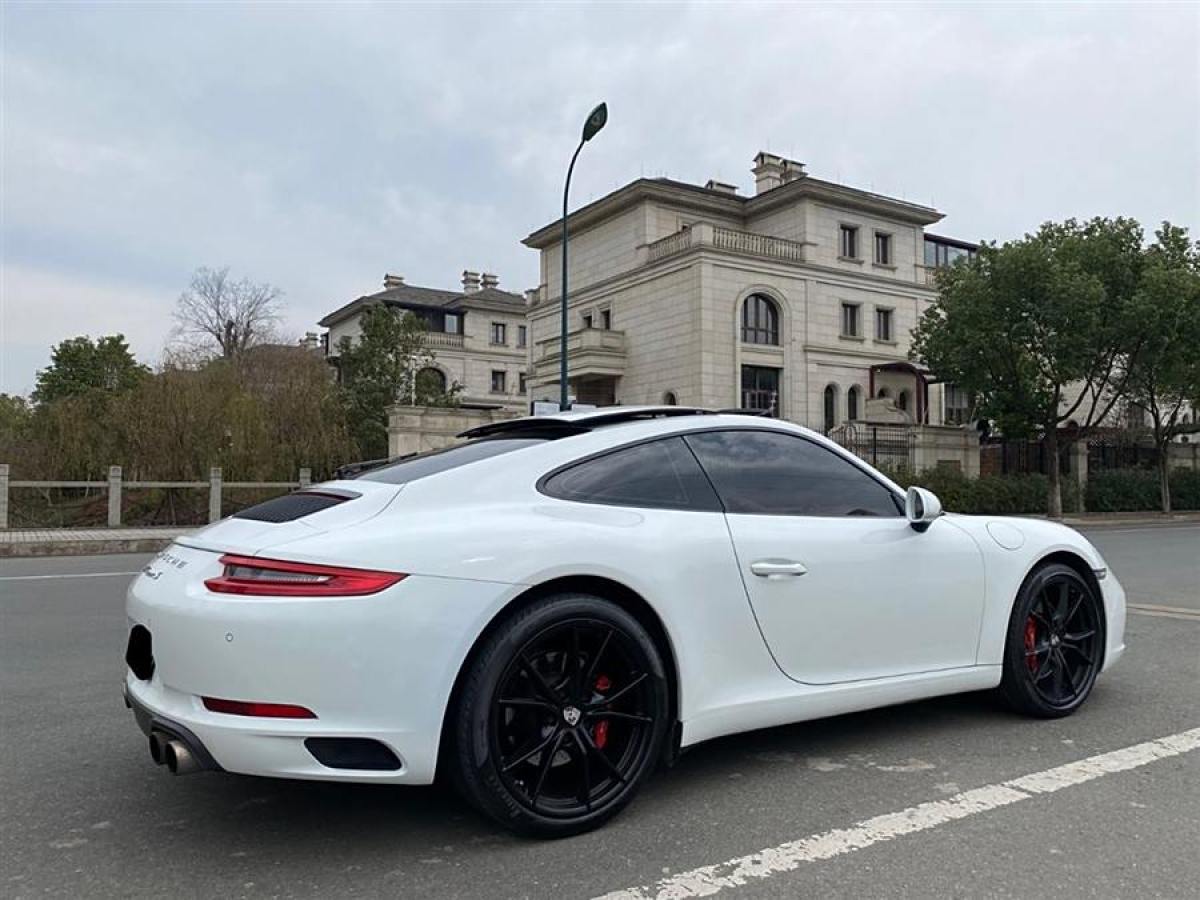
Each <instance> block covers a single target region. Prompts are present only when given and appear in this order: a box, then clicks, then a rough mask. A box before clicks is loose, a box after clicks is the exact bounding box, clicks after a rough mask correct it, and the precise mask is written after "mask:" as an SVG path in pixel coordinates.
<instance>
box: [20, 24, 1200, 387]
mask: <svg viewBox="0 0 1200 900" xmlns="http://www.w3.org/2000/svg"><path fill="white" fill-rule="evenodd" d="M0 17H2V22H0V40H2V49H0V52H2V65H3V71H2V77H3V81H2V88H0V89H2V97H0V101H2V103H0V109H2V112H0V116H2V117H3V118H2V124H0V130H2V132H3V134H2V138H3V146H2V149H3V160H2V172H0V175H2V178H3V181H2V183H0V204H2V210H0V212H2V214H3V220H2V223H0V232H2V238H3V248H2V266H3V268H2V270H0V291H2V298H0V303H2V305H0V329H2V331H0V352H2V358H0V391H7V392H17V393H27V392H28V391H29V390H30V389H31V388H32V387H33V383H34V374H35V372H36V370H37V369H38V368H41V367H42V366H44V365H45V364H46V363H47V361H48V357H49V348H50V347H51V345H53V344H55V343H57V342H58V341H60V340H62V339H64V338H68V337H72V336H74V335H77V334H88V335H93V336H97V335H101V334H107V333H113V332H122V333H124V334H125V335H126V336H127V337H128V338H129V340H130V342H131V344H132V345H133V347H134V349H135V351H136V352H137V354H138V355H139V357H141V358H143V359H144V360H145V361H147V362H151V363H153V362H155V361H156V360H157V358H158V355H159V353H160V351H161V348H162V345H163V342H164V340H165V338H166V336H167V333H168V331H169V329H170V312H171V309H172V307H173V305H174V302H175V298H176V297H177V296H178V294H179V292H180V291H181V290H182V289H183V288H184V287H185V286H186V285H187V282H188V279H189V276H190V273H191V272H192V270H194V269H195V268H196V267H198V266H205V265H206V266H213V267H216V266H226V265H227V266H230V267H231V268H232V269H233V271H234V272H235V273H236V274H238V275H245V276H248V277H250V278H252V279H254V280H257V281H269V282H272V283H273V284H275V285H278V286H279V287H280V288H281V289H282V290H283V291H284V294H285V300H286V314H287V329H288V331H289V332H290V333H291V334H292V335H294V336H299V335H300V334H302V333H303V332H304V331H306V330H316V325H315V322H316V320H317V319H319V318H320V317H321V316H322V315H324V314H325V313H326V312H329V311H330V310H332V309H334V308H335V307H337V306H339V305H341V304H342V303H344V302H347V301H348V300H351V299H353V298H354V297H357V296H359V295H361V294H363V293H369V292H371V291H373V290H376V289H378V287H379V286H380V282H381V279H382V277H383V274H384V272H388V271H390V272H395V273H397V274H401V275H404V276H405V277H406V279H407V280H408V282H409V283H410V284H419V285H425V286H430V287H441V288H451V287H454V286H456V285H457V284H458V282H459V278H460V273H461V272H462V270H463V269H464V268H471V269H475V270H486V271H492V272H496V273H497V274H499V276H500V283H501V287H505V288H508V289H511V290H516V291H520V290H523V289H525V288H527V287H532V286H534V285H535V284H536V283H537V271H538V269H537V258H536V254H535V253H534V251H531V250H527V249H525V248H524V247H522V246H521V245H520V243H519V241H520V239H521V238H522V237H524V236H525V235H526V234H528V233H529V232H530V231H532V230H533V229H535V228H537V227H539V226H541V225H543V224H545V223H546V222H548V221H551V220H552V219H554V218H555V216H556V209H557V208H558V205H559V203H560V202H561V201H560V192H561V179H562V177H563V173H564V170H565V167H566V163H567V159H568V157H569V156H570V153H571V151H572V150H573V149H574V144H575V141H576V140H577V139H578V131H579V127H580V124H581V122H582V120H583V118H584V116H585V115H586V113H587V111H588V110H589V109H590V108H591V107H592V105H593V104H594V103H596V102H597V101H599V100H601V99H603V100H607V101H608V104H609V113H610V114H609V124H608V127H607V128H606V129H605V131H604V132H603V133H602V134H601V135H600V136H599V137H598V138H597V139H596V140H595V141H594V142H593V143H592V144H590V145H589V146H588V148H587V150H586V151H585V153H584V155H583V157H582V158H581V160H580V163H579V166H578V167H577V169H576V175H575V181H574V185H573V190H572V198H573V200H574V203H575V204H576V205H578V204H582V203H584V202H586V201H588V200H590V199H594V198H596V197H599V196H601V195H602V194H604V193H607V192H608V191H610V190H612V189H614V188H616V187H618V186H620V185H621V184H624V183H625V182H627V181H629V180H630V179H633V178H637V177H638V176H640V175H647V176H654V175H663V174H667V175H670V176H671V177H673V178H679V179H683V180H688V181H694V182H699V183H703V182H704V181H705V180H707V179H708V178H713V177H715V178H720V179H721V180H724V181H730V182H734V183H736V184H738V185H739V186H740V187H741V188H742V192H743V193H752V190H753V189H752V179H751V176H750V172H749V170H750V165H751V160H752V158H753V157H754V154H755V153H756V152H757V151H759V150H762V149H769V150H771V151H773V152H776V153H779V154H781V155H784V156H788V157H791V158H794V159H798V160H801V161H802V162H804V163H806V164H807V166H808V170H809V172H811V173H812V174H814V175H816V176H817V177H821V178H828V179H833V180H837V181H843V182H845V183H848V184H851V185H855V186H858V187H863V188H868V189H873V190H875V191H879V192H881V193H887V194H891V195H894V196H899V197H903V198H907V199H910V200H914V201H917V202H922V203H932V204H933V205H935V206H937V208H939V209H941V210H942V211H944V212H945V213H946V214H947V217H946V219H945V220H944V221H943V222H942V223H941V224H940V225H939V226H938V231H939V232H940V233H945V234H950V235H954V236H958V237H962V238H968V239H1006V238H1011V237H1016V236H1019V235H1020V234H1022V233H1024V232H1025V231H1026V230H1029V229H1032V228H1035V227H1036V226H1037V225H1038V224H1039V223H1040V222H1042V221H1043V220H1046V219H1061V218H1064V217H1067V216H1091V215H1098V214H1103V215H1117V214H1123V215H1130V216H1134V217H1136V218H1138V219H1140V220H1141V221H1142V222H1143V223H1144V224H1146V225H1147V226H1148V227H1150V228H1151V229H1152V227H1153V225H1155V224H1156V223H1157V222H1159V221H1160V220H1162V219H1170V220H1172V221H1174V222H1177V223H1179V224H1183V225H1187V226H1189V227H1191V228H1192V229H1193V231H1195V230H1197V226H1198V225H1200V5H1198V4H1195V3H1192V4H1187V3H1178V4H1169V5H1161V6H1155V5H1151V4H1147V3H1139V4H1131V5H1129V6H1122V5H1116V4H1106V5H1096V6H1085V5H1070V6H1048V5H1037V6H1034V5H1027V4H1020V5H1019V4H1008V5H997V6H990V7H989V6H983V5H981V4H978V3H972V4H969V5H964V6H961V7H958V6H951V5H945V4H943V5H937V6H916V5H905V6H884V5H876V4H870V5H866V4H864V5H839V6H824V5H817V4H813V5H784V4H773V5H763V6H753V5H750V4H746V3H739V4H737V5H719V4H706V5H698V6H682V5H655V6H649V5H647V6H635V5H624V6H611V5H610V6H588V5H582V4H572V5H560V6H550V5H546V6H541V7H532V6H526V5H522V4H508V5H500V4H491V5H478V6H468V5H456V6H448V7H438V6H432V5H430V6H418V5H413V4H406V5H400V4H383V3H379V4H372V5H361V6H346V5H339V6H321V5H314V4H305V5H296V6H288V5H284V4H279V3H271V4H267V3H262V4H258V5H234V4H218V3H212V4H205V5H202V6H180V5H175V4H172V5H167V4H165V3H163V4H158V5H152V4H142V5H131V6H121V5H117V4H115V3H104V4H99V3H97V4H81V5H71V4H67V3H59V4H54V5H46V4H43V5H26V4H22V3H14V2H11V0H4V2H3V3H2V4H0Z"/></svg>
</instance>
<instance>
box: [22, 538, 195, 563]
mask: <svg viewBox="0 0 1200 900" xmlns="http://www.w3.org/2000/svg"><path fill="white" fill-rule="evenodd" d="M174 540H175V539H174V538H173V537H169V538H168V537H154V538H149V537H148V538H132V539H123V540H96V541H86V540H85V541H44V542H41V543H34V542H32V541H31V542H29V543H22V544H16V543H13V544H3V543H0V559H22V558H28V557H31V556H101V555H104V554H108V553H154V552H155V551H157V550H162V549H164V548H165V547H168V546H170V544H171V543H172V542H173V541H174Z"/></svg>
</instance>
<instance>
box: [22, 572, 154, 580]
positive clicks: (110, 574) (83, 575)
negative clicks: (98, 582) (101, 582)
mask: <svg viewBox="0 0 1200 900" xmlns="http://www.w3.org/2000/svg"><path fill="white" fill-rule="evenodd" d="M138 574H140V571H139V572H78V573H71V574H65V575H0V581H44V580H46V579H49V578H116V577H117V576H119V575H125V576H126V577H128V576H130V575H138Z"/></svg>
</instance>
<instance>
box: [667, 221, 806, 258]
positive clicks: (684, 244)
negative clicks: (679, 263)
mask: <svg viewBox="0 0 1200 900" xmlns="http://www.w3.org/2000/svg"><path fill="white" fill-rule="evenodd" d="M806 246H807V245H806V244H805V243H804V242H803V241H792V240H788V239H787V238H781V237H773V236H772V235H769V234H757V233H755V232H753V231H738V230H737V229H734V228H721V227H719V226H716V225H712V224H711V223H709V222H697V223H695V224H694V225H692V226H690V227H688V228H683V229H681V230H679V231H677V232H675V233H674V234H669V235H667V236H666V237H665V238H662V239H661V240H657V241H655V242H654V243H653V244H649V245H648V246H647V247H646V261H647V262H657V261H658V260H660V259H666V258H667V257H670V256H675V255H676V254H679V253H683V252H685V251H687V250H691V249H693V248H697V247H714V248H716V249H717V250H724V251H726V252H728V253H737V254H741V255H743V256H754V257H757V258H759V259H777V260H781V261H783V262H790V263H802V262H804V261H805V257H804V254H805V247H806Z"/></svg>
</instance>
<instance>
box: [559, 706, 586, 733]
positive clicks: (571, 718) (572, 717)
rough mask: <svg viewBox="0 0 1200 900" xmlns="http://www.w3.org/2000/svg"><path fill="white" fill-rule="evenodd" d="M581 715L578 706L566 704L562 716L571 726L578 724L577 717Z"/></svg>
mask: <svg viewBox="0 0 1200 900" xmlns="http://www.w3.org/2000/svg"><path fill="white" fill-rule="evenodd" d="M581 715H582V713H580V712H579V709H578V707H575V706H568V707H565V708H564V709H563V718H564V719H565V720H566V722H567V724H568V725H570V726H571V727H572V728H574V727H575V726H576V725H578V724H579V717H580V716H581Z"/></svg>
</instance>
